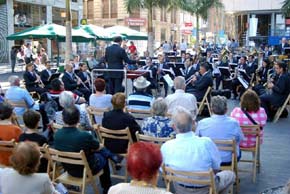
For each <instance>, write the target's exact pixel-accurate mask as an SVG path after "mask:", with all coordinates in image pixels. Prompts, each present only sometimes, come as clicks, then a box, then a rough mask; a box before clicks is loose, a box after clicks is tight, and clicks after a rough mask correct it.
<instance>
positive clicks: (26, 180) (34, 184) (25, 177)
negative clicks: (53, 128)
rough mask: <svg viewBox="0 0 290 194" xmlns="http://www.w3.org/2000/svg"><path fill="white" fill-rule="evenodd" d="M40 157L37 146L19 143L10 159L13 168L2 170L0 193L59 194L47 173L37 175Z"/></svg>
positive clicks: (0, 173)
mask: <svg viewBox="0 0 290 194" xmlns="http://www.w3.org/2000/svg"><path fill="white" fill-rule="evenodd" d="M40 155H41V154H40V150H39V148H38V146H37V144H35V143H32V142H21V143H19V144H18V145H17V146H16V148H15V149H14V151H13V154H12V156H11V158H10V162H11V164H12V167H13V168H4V169H1V170H0V192H1V193H2V194H10V193H21V194H31V193H33V194H58V192H57V191H56V190H55V188H54V186H53V185H52V183H51V181H50V179H49V176H48V174H47V173H36V172H37V169H38V166H39V162H40Z"/></svg>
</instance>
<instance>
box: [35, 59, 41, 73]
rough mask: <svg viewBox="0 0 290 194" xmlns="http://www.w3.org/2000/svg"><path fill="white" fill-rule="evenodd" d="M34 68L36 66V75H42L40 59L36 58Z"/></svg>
mask: <svg viewBox="0 0 290 194" xmlns="http://www.w3.org/2000/svg"><path fill="white" fill-rule="evenodd" d="M33 66H34V71H35V73H37V74H38V75H39V74H40V72H41V69H42V68H41V63H40V60H39V58H35V59H34V60H33Z"/></svg>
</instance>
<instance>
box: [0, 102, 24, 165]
mask: <svg viewBox="0 0 290 194" xmlns="http://www.w3.org/2000/svg"><path fill="white" fill-rule="evenodd" d="M12 117H13V107H12V106H11V105H10V104H8V103H7V102H2V103H0V140H2V141H10V140H12V139H14V140H15V141H18V138H19V135H20V134H21V133H22V131H21V129H20V128H19V127H18V126H16V125H14V124H12V122H11V119H12ZM10 155H11V152H8V151H0V164H3V165H6V166H8V165H9V157H10Z"/></svg>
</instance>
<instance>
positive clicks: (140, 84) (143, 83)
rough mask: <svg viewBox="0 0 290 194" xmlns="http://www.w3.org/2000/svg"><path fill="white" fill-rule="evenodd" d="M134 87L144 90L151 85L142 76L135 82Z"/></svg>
mask: <svg viewBox="0 0 290 194" xmlns="http://www.w3.org/2000/svg"><path fill="white" fill-rule="evenodd" d="M133 85H134V87H136V88H138V89H143V88H147V87H148V86H149V85H150V82H149V81H147V80H146V78H145V77H143V76H140V77H138V78H137V79H135V80H134V83H133Z"/></svg>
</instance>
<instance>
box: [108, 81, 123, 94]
mask: <svg viewBox="0 0 290 194" xmlns="http://www.w3.org/2000/svg"><path fill="white" fill-rule="evenodd" d="M108 80H109V93H110V94H112V95H114V94H116V93H118V92H124V88H123V86H122V82H123V78H109V79H108Z"/></svg>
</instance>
